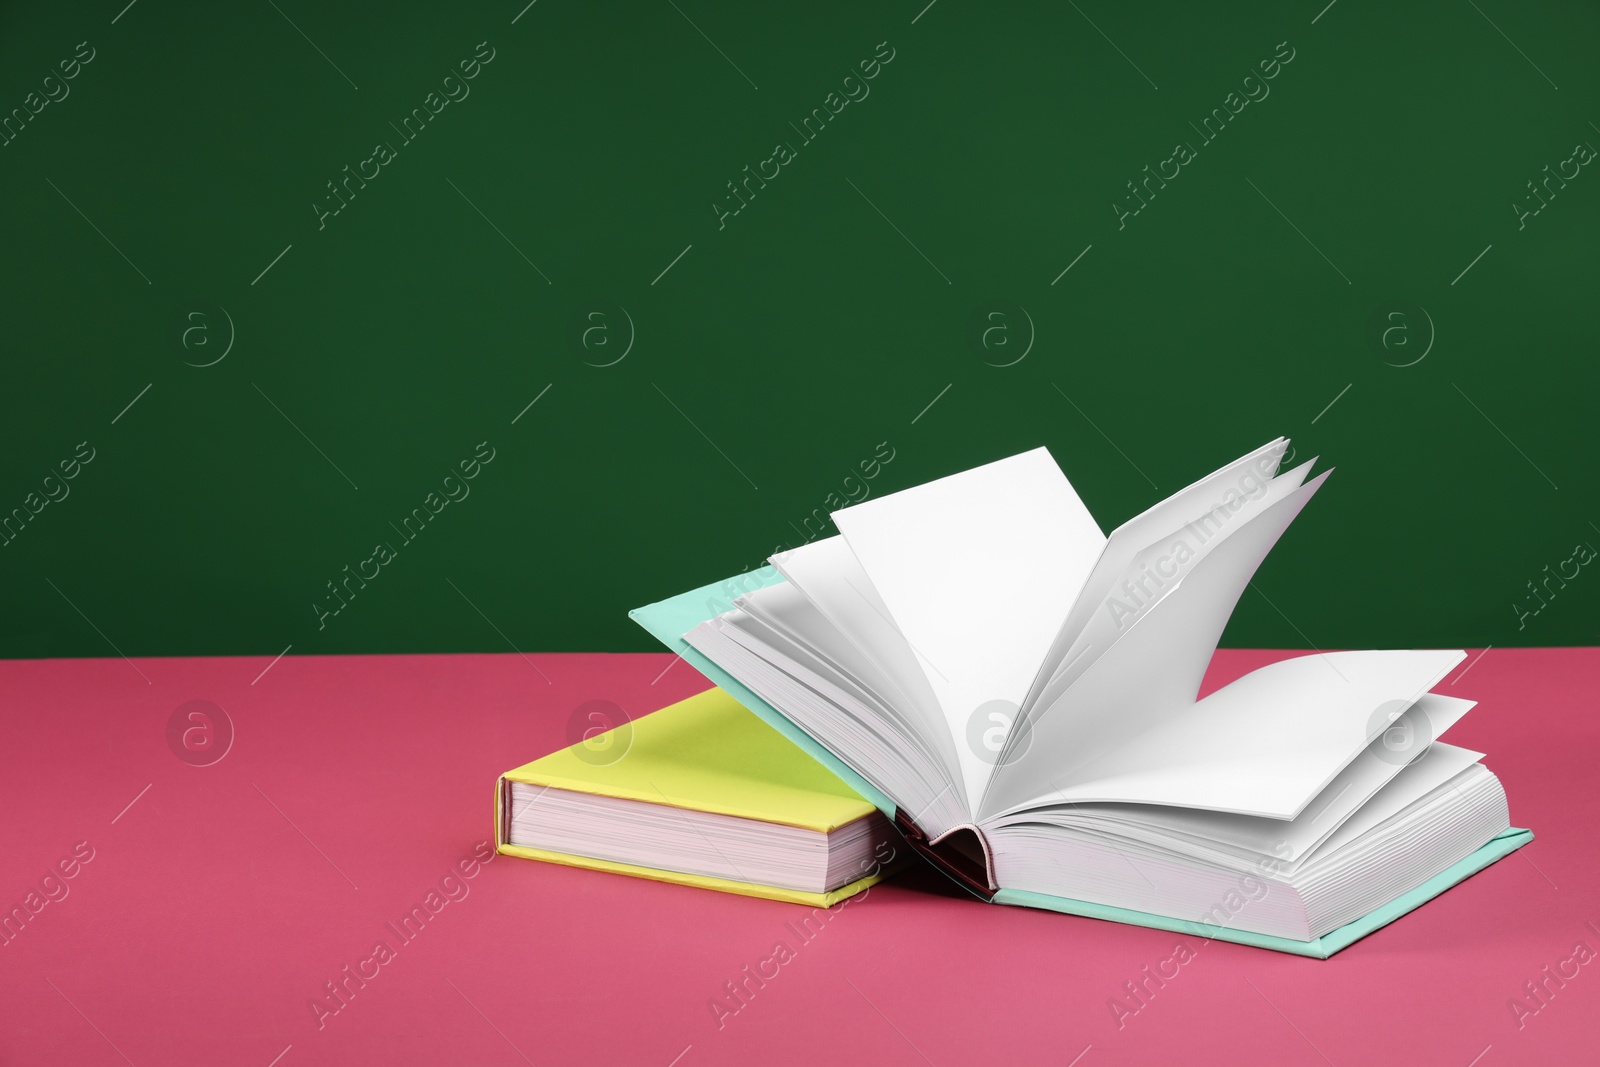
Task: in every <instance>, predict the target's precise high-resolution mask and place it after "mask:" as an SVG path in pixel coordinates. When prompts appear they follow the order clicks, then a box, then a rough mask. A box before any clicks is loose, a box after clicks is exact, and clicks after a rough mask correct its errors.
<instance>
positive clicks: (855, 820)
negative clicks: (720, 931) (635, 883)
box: [494, 689, 907, 907]
mask: <svg viewBox="0 0 1600 1067" xmlns="http://www.w3.org/2000/svg"><path fill="white" fill-rule="evenodd" d="M494 817H495V845H496V848H497V850H498V851H499V852H501V853H502V854H504V855H507V856H521V857H524V858H526V859H537V860H545V861H548V862H551V863H562V864H567V865H569V866H574V867H588V868H591V869H593V870H600V871H610V872H613V873H616V874H627V875H633V876H635V877H639V878H653V879H656V880H657V881H662V882H675V883H677V884H679V885H688V886H697V887H700V888H703V889H717V890H721V891H723V892H726V893H740V894H743V895H745V896H755V897H768V898H771V899H773V900H786V901H789V902H791V903H795V904H810V905H812V906H814V907H829V906H831V905H833V904H836V903H838V902H839V901H841V900H844V899H845V898H847V897H850V896H853V895H855V894H856V893H859V892H861V891H862V890H863V889H866V888H867V887H868V886H871V885H873V884H875V883H877V882H879V881H882V880H883V878H885V877H886V876H887V875H888V874H890V873H892V872H893V871H894V870H895V869H896V868H897V866H899V865H900V863H899V862H897V861H900V860H903V858H905V857H906V855H907V854H906V850H905V848H904V847H903V845H902V844H901V842H900V839H899V835H898V834H896V833H895V831H894V829H893V827H892V826H891V825H890V823H889V820H888V819H887V818H886V817H885V816H884V815H883V814H881V813H880V812H879V810H878V809H877V808H876V807H874V806H873V805H872V804H870V803H868V802H867V801H865V800H863V799H862V798H861V796H860V795H859V794H858V793H856V792H854V791H852V790H851V789H850V787H849V786H847V785H846V784H845V783H844V782H842V781H840V780H839V778H838V777H837V776H835V775H833V774H830V773H829V772H828V771H827V770H826V769H824V768H823V767H821V766H819V765H818V764H817V762H816V761H815V760H814V759H812V758H811V757H810V756H808V755H807V754H806V753H805V752H803V751H801V750H800V749H799V748H797V747H796V746H795V745H794V744H793V743H792V742H791V741H789V740H788V739H787V738H785V737H784V736H783V734H781V733H780V732H778V731H777V730H774V729H773V728H772V727H771V726H768V725H767V724H766V723H764V722H762V721H761V719H759V718H757V717H756V716H755V715H752V714H751V713H750V712H749V711H748V710H746V709H745V707H743V706H742V705H740V704H739V702H738V701H736V700H734V699H733V698H732V697H730V696H728V694H726V693H724V692H723V691H722V690H720V689H708V690H707V691H705V692H704V693H700V694H698V695H696V696H692V697H690V698H689V699H687V700H682V701H679V702H678V703H676V704H672V705H670V706H668V707H665V708H662V709H661V710H659V711H656V712H654V713H652V714H650V715H646V716H643V717H642V718H639V719H636V720H634V721H632V722H625V723H623V724H621V725H619V726H616V727H614V728H612V729H610V730H607V731H605V732H603V733H600V734H597V735H595V736H593V737H589V738H586V739H585V740H583V741H580V742H579V743H577V744H575V745H572V746H571V747H569V748H565V749H562V750H560V751H559V752H554V753H552V754H550V755H548V756H545V757H544V758H542V759H537V760H534V761H533V762H532V763H529V764H525V765H523V766H521V767H518V768H517V769H515V770H512V771H507V772H506V773H505V774H503V775H501V777H500V780H499V781H498V782H497V783H496V784H495V807H494Z"/></svg>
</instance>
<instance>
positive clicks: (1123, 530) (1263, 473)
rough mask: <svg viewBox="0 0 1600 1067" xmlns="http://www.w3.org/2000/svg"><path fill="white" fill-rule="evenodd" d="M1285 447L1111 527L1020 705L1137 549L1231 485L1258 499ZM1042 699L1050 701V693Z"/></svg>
mask: <svg viewBox="0 0 1600 1067" xmlns="http://www.w3.org/2000/svg"><path fill="white" fill-rule="evenodd" d="M1288 447H1289V441H1288V439H1287V438H1284V437H1280V438H1278V439H1277V440H1276V441H1270V442H1268V443H1267V444H1265V445H1262V446H1261V447H1260V448H1258V449H1256V450H1255V451H1254V452H1251V453H1250V454H1248V455H1245V456H1241V457H1240V458H1238V459H1236V460H1234V461H1233V462H1232V463H1230V464H1228V465H1227V466H1225V467H1223V468H1221V469H1220V470H1216V471H1213V472H1212V473H1210V474H1208V475H1207V476H1206V477H1204V478H1201V479H1200V480H1199V481H1197V482H1195V483H1194V484H1192V485H1190V486H1188V487H1187V488H1185V489H1182V490H1179V491H1178V492H1176V493H1174V494H1173V495H1172V496H1169V497H1167V498H1166V499H1165V500H1163V501H1161V502H1160V503H1159V504H1156V505H1155V506H1154V507H1151V508H1149V509H1147V510H1146V511H1144V512H1143V513H1142V514H1139V515H1136V516H1135V517H1133V518H1131V519H1129V520H1128V521H1127V522H1125V523H1123V524H1122V525H1121V526H1118V527H1117V528H1116V529H1115V530H1113V531H1111V536H1110V537H1108V538H1107V539H1106V545H1105V548H1104V550H1103V551H1102V552H1101V553H1100V558H1099V559H1098V560H1097V561H1096V562H1095V566H1094V570H1093V572H1092V573H1091V574H1090V576H1089V579H1088V580H1087V581H1086V582H1085V583H1084V587H1083V590H1082V591H1081V592H1080V593H1079V594H1078V599H1077V601H1076V602H1075V603H1074V604H1073V605H1072V610H1071V612H1070V613H1069V614H1068V616H1067V620H1066V622H1065V623H1063V624H1062V626H1061V629H1060V631H1059V632H1058V633H1057V635H1056V638H1055V640H1054V641H1053V642H1052V643H1051V646H1050V651H1049V653H1048V654H1047V655H1046V657H1045V660H1044V662H1043V664H1042V666H1041V668H1040V670H1039V673H1038V675H1037V676H1036V677H1035V678H1034V680H1033V685H1032V686H1031V687H1030V688H1029V690H1028V697H1027V699H1026V700H1025V701H1023V707H1024V710H1026V709H1028V708H1030V707H1032V706H1033V705H1034V704H1035V703H1036V702H1038V701H1039V700H1040V699H1041V695H1042V694H1043V692H1044V689H1045V686H1046V684H1047V683H1049V682H1051V681H1052V680H1053V679H1054V678H1055V677H1056V671H1057V668H1059V667H1060V666H1061V664H1062V663H1063V662H1064V661H1065V660H1066V657H1067V653H1068V651H1069V650H1070V649H1071V648H1072V645H1073V643H1074V642H1075V641H1076V639H1077V637H1078V634H1079V633H1080V632H1081V631H1082V630H1083V627H1084V625H1085V624H1086V623H1087V622H1088V621H1089V616H1090V615H1091V614H1093V612H1094V611H1095V609H1096V608H1098V607H1099V606H1100V603H1101V601H1102V600H1103V599H1104V598H1105V595H1106V592H1107V591H1108V590H1110V589H1111V588H1112V587H1113V586H1114V585H1115V584H1116V583H1117V582H1118V581H1120V580H1121V579H1122V578H1123V575H1124V572H1125V571H1126V570H1127V568H1128V565H1129V564H1130V563H1131V562H1132V561H1133V557H1134V556H1135V555H1136V554H1137V553H1138V552H1139V551H1140V550H1141V549H1143V548H1145V547H1146V546H1148V545H1150V544H1151V543H1152V542H1154V541H1155V540H1156V539H1157V538H1159V537H1161V536H1163V535H1165V534H1169V533H1171V532H1172V531H1174V530H1177V529H1178V528H1179V527H1181V526H1183V525H1185V524H1187V523H1190V522H1194V521H1195V520H1196V519H1198V518H1200V517H1201V516H1202V515H1204V514H1205V513H1207V512H1209V511H1211V510H1212V508H1214V507H1216V506H1218V505H1222V506H1226V505H1227V504H1228V503H1229V499H1228V496H1227V494H1228V492H1229V491H1230V490H1231V491H1232V492H1233V493H1234V494H1235V495H1236V496H1237V497H1241V498H1244V499H1257V498H1259V497H1261V496H1262V495H1264V494H1265V492H1266V485H1267V482H1269V481H1271V480H1272V478H1273V476H1274V475H1276V474H1277V473H1278V464H1279V463H1280V462H1281V461H1282V459H1283V454H1284V452H1285V450H1287V449H1288ZM1296 485H1298V483H1296ZM1063 688H1064V687H1063ZM1061 691H1062V690H1057V691H1056V693H1055V694H1054V695H1059V693H1060V692H1061ZM1044 699H1045V700H1046V702H1048V700H1050V699H1053V696H1050V697H1045V698H1044Z"/></svg>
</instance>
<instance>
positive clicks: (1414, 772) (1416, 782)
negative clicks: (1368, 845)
mask: <svg viewBox="0 0 1600 1067" xmlns="http://www.w3.org/2000/svg"><path fill="white" fill-rule="evenodd" d="M1481 759H1483V753H1482V752H1473V751H1471V750H1470V749H1465V748H1457V747H1455V746H1454V745H1447V744H1445V743H1444V742H1443V741H1435V742H1434V743H1433V744H1431V745H1429V746H1428V750H1427V752H1426V753H1424V754H1423V757H1422V758H1421V759H1419V760H1417V762H1415V763H1413V764H1412V765H1411V766H1409V767H1407V768H1406V769H1405V771H1403V772H1402V773H1401V774H1400V775H1398V776H1397V777H1396V778H1395V779H1394V781H1392V782H1390V783H1389V784H1388V785H1386V786H1384V787H1383V788H1382V789H1380V790H1379V791H1378V794H1377V795H1376V796H1374V797H1373V798H1372V800H1370V801H1369V802H1368V803H1367V804H1365V805H1364V806H1363V807H1362V809H1361V810H1360V811H1358V812H1356V813H1355V815H1353V816H1351V817H1350V819H1349V820H1348V821H1347V822H1345V824H1344V825H1343V826H1341V827H1339V829H1338V830H1337V831H1335V832H1334V833H1333V834H1331V835H1330V836H1329V837H1328V838H1327V839H1326V840H1325V841H1323V842H1322V843H1320V844H1319V845H1318V846H1317V847H1316V848H1315V849H1314V850H1312V852H1311V854H1310V855H1309V856H1307V857H1306V858H1307V859H1315V858H1316V857H1318V856H1320V855H1323V854H1328V855H1332V854H1333V853H1335V852H1337V851H1339V849H1341V848H1343V847H1344V846H1345V845H1348V844H1349V843H1350V842H1352V841H1354V840H1356V839H1357V838H1359V837H1360V836H1361V835H1362V834H1365V833H1368V832H1369V831H1371V830H1373V829H1375V828H1377V827H1378V826H1379V825H1380V824H1382V823H1384V822H1387V821H1388V820H1390V819H1392V818H1394V817H1395V816H1396V815H1398V814H1400V813H1401V812H1402V811H1404V810H1405V809H1406V808H1408V807H1410V806H1411V805H1412V804H1414V803H1415V802H1416V801H1418V800H1420V799H1422V798H1423V797H1424V796H1427V795H1428V794H1429V793H1431V792H1433V791H1434V790H1435V789H1438V788H1439V787H1440V786H1442V785H1444V784H1445V783H1446V782H1450V781H1453V780H1455V779H1457V778H1459V777H1460V776H1461V775H1462V773H1463V772H1465V771H1467V770H1471V769H1473V767H1474V766H1475V765H1476V764H1477V763H1478V761H1479V760H1481ZM1481 769H1482V770H1483V772H1484V773H1485V774H1488V773H1490V772H1489V770H1488V768H1481ZM1428 783H1431V784H1428ZM1424 784H1428V787H1427V788H1426V789H1423V788H1420V787H1421V786H1423V785H1424Z"/></svg>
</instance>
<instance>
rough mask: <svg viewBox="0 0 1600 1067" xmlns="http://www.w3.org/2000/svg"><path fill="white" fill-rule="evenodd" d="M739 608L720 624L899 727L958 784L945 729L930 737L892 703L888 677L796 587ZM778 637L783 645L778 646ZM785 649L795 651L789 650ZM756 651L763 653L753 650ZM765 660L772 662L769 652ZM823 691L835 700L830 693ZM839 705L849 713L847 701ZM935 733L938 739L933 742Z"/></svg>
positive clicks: (759, 595)
mask: <svg viewBox="0 0 1600 1067" xmlns="http://www.w3.org/2000/svg"><path fill="white" fill-rule="evenodd" d="M734 606H735V607H737V608H740V609H742V611H743V612H744V613H745V616H746V617H744V618H741V617H740V612H728V613H726V614H724V615H721V616H718V618H719V619H721V620H723V621H724V622H725V623H726V624H727V625H728V626H730V627H733V628H736V629H741V630H743V631H744V632H745V633H746V634H747V635H749V636H750V637H752V638H754V639H755V640H756V641H758V642H760V643H761V644H763V645H766V646H768V647H769V648H772V649H775V650H776V651H778V652H779V653H782V654H785V655H786V656H787V657H788V658H790V659H795V660H797V661H798V662H799V663H800V664H801V665H802V666H804V667H805V668H806V669H807V670H808V671H810V672H812V673H813V674H816V675H819V676H821V677H824V678H828V679H829V681H830V683H831V684H832V685H834V686H837V687H839V688H841V689H842V690H843V691H844V692H846V693H848V694H849V695H850V697H851V699H853V700H855V701H856V702H858V703H859V704H861V705H862V706H863V708H865V709H866V710H867V711H869V712H870V713H871V715H872V716H873V717H874V718H879V719H883V720H885V721H886V722H889V723H893V724H895V726H896V727H897V728H898V729H899V731H900V732H901V733H903V734H905V735H906V736H907V737H908V738H909V744H910V745H912V746H913V747H915V748H916V750H917V751H918V752H919V753H921V754H922V755H923V756H924V758H926V759H928V760H929V761H931V762H932V763H933V764H934V765H935V766H936V767H938V769H939V771H940V778H941V781H942V782H944V783H950V782H953V781H954V780H955V779H956V777H957V775H958V774H959V773H960V772H959V770H958V764H957V761H956V754H955V750H954V748H953V746H952V745H951V744H950V738H949V737H948V736H946V734H945V732H944V730H943V728H942V727H943V723H942V722H940V723H938V725H939V726H940V729H938V730H936V731H930V730H929V729H927V724H926V723H924V722H923V721H921V720H920V719H919V717H918V716H917V714H916V712H915V710H914V709H908V708H907V707H905V706H904V705H905V704H906V701H905V700H904V699H903V698H902V699H901V700H899V701H898V702H896V701H895V700H894V699H893V696H894V694H895V693H896V690H895V687H894V683H893V682H892V681H891V680H890V679H889V677H888V676H887V675H885V674H883V672H882V671H880V670H879V669H878V667H877V665H876V664H875V663H873V662H872V661H871V660H870V659H868V658H867V657H866V656H865V655H863V654H862V653H861V651H860V650H859V649H857V648H856V647H855V646H854V645H852V644H851V643H850V641H849V640H848V639H847V638H845V636H844V635H843V634H841V633H840V632H839V631H838V630H837V629H836V628H835V627H834V626H833V624H832V623H830V622H828V620H827V619H826V618H825V617H824V616H823V614H822V613H821V612H820V611H818V610H817V608H816V605H814V604H812V603H811V601H809V600H807V599H806V598H805V596H804V594H802V593H801V592H800V590H799V589H798V588H796V587H795V585H794V584H793V583H792V582H778V583H777V584H776V585H769V586H765V587H764V588H761V589H757V590H755V591H753V592H751V593H747V594H745V595H744V596H741V597H738V598H736V599H735V600H734ZM774 635H775V636H776V637H777V638H779V639H781V640H782V641H783V642H784V644H779V643H776V642H775V640H774ZM785 644H787V645H790V646H793V647H792V648H787V649H786V648H785ZM747 647H750V646H748V645H747ZM752 651H762V650H760V649H756V648H752ZM763 658H767V657H766V656H765V653H764V652H763ZM778 665H779V666H782V664H778ZM808 684H809V683H808ZM812 687H813V688H817V686H815V685H813V686H812ZM818 691H819V692H823V693H824V695H827V696H829V698H830V699H834V698H833V696H832V694H831V693H828V692H827V691H826V690H822V689H819V690H818ZM886 694H888V695H886ZM834 702H835V703H838V704H840V706H841V707H848V705H846V704H844V703H843V702H842V701H839V700H834ZM930 733H931V734H933V736H929V734H930Z"/></svg>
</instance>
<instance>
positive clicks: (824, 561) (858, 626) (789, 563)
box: [772, 537, 990, 814]
mask: <svg viewBox="0 0 1600 1067" xmlns="http://www.w3.org/2000/svg"><path fill="white" fill-rule="evenodd" d="M772 565H773V566H775V567H777V568H778V571H779V573H781V574H782V575H783V576H784V577H785V578H787V579H788V580H789V582H790V584H792V585H793V586H794V587H795V588H796V589H798V590H799V591H800V593H801V594H802V595H803V596H804V597H805V598H806V599H807V600H808V601H810V602H811V604H812V605H813V606H814V607H815V608H816V609H817V610H818V611H819V612H820V613H821V614H822V616H823V617H824V618H826V619H827V620H828V621H829V622H830V623H832V624H833V626H834V627H835V628H836V629H837V630H838V631H839V632H840V633H841V634H843V635H844V637H845V639H846V640H848V641H849V642H850V643H851V644H852V645H854V646H855V647H856V648H857V649H858V650H859V651H860V652H861V654H862V655H863V656H865V657H866V658H867V659H869V660H871V661H872V663H873V664H874V665H875V666H876V667H877V668H878V670H879V671H880V672H881V673H882V675H883V676H884V677H885V678H886V679H887V680H888V682H889V683H890V684H891V685H892V688H893V689H894V694H893V695H891V694H889V693H885V694H883V695H884V698H885V699H886V700H889V701H893V702H894V704H895V706H896V707H897V708H899V709H900V710H901V711H902V712H903V713H904V714H905V715H906V717H907V718H908V719H912V720H914V721H916V722H919V723H921V724H922V730H923V732H924V733H925V734H926V736H927V739H928V743H929V744H930V745H932V746H934V747H936V748H937V749H939V750H940V751H947V752H953V753H954V755H955V759H956V762H955V763H954V764H953V765H952V766H951V772H952V777H954V778H957V779H958V780H959V781H960V782H961V783H962V791H961V794H960V796H959V800H960V804H961V807H962V809H963V810H965V811H966V812H968V813H969V814H970V813H971V812H972V811H973V810H974V809H975V806H976V804H977V798H978V797H979V796H981V795H982V792H983V787H984V786H985V785H986V784H987V783H988V781H989V769H990V768H989V765H988V764H987V763H984V762H983V761H982V760H981V759H979V758H978V756H977V755H976V754H975V753H973V752H971V751H970V750H969V749H968V747H967V746H966V745H965V744H963V743H961V739H960V738H956V737H953V736H952V734H951V731H950V727H949V726H948V724H947V723H946V721H945V714H944V709H943V707H942V706H941V705H940V703H939V698H938V697H937V696H936V695H935V694H934V691H933V687H932V686H930V685H929V684H928V674H927V673H926V672H925V671H924V664H923V662H921V661H920V659H919V654H918V653H919V650H918V649H916V648H914V647H913V646H912V645H911V644H910V643H909V642H908V641H907V640H906V638H905V635H904V634H902V633H901V632H900V630H899V628H898V627H896V625H895V623H894V620H893V619H891V618H890V617H889V609H888V608H887V607H885V606H884V604H883V601H882V599H881V598H880V597H879V595H878V590H877V589H876V588H875V587H874V586H873V584H872V580H871V579H870V578H868V577H867V573H866V571H864V570H862V569H861V564H860V562H859V561H858V560H857V559H856V557H855V553H853V552H851V551H850V546H849V545H848V544H847V543H846V542H845V539H844V538H843V537H826V538H823V539H822V540H820V541H813V542H812V543H811V544H809V545H803V546H801V547H800V548H797V549H794V550H793V551H790V552H784V553H781V554H779V555H776V556H773V557H772ZM931 669H932V670H933V672H934V674H935V675H937V668H931ZM941 734H942V735H944V737H945V739H946V740H945V741H942V742H941V741H940V740H939V736H940V735H941ZM913 814H914V813H913Z"/></svg>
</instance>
